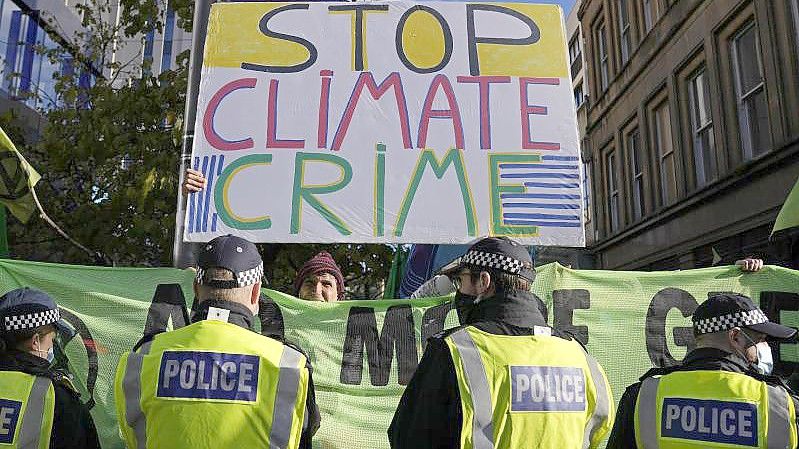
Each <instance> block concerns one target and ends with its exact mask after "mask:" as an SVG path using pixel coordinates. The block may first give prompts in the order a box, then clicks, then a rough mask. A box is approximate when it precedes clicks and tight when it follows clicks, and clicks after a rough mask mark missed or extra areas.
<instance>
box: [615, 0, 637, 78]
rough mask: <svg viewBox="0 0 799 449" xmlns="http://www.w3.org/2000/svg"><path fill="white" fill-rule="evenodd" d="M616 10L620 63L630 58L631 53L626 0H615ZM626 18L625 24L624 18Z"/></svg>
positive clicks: (628, 11) (630, 28) (629, 24)
mask: <svg viewBox="0 0 799 449" xmlns="http://www.w3.org/2000/svg"><path fill="white" fill-rule="evenodd" d="M616 12H617V14H618V22H619V23H618V26H619V56H620V58H621V59H620V60H621V65H622V66H623V65H624V64H626V63H627V61H629V60H630V55H631V54H632V31H633V29H632V20H630V8H629V3H628V0H616ZM625 17H626V19H627V24H626V25H625V23H624V19H625Z"/></svg>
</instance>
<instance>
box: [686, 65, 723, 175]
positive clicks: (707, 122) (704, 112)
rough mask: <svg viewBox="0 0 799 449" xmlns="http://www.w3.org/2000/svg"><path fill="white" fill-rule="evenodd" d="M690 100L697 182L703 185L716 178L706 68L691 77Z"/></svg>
mask: <svg viewBox="0 0 799 449" xmlns="http://www.w3.org/2000/svg"><path fill="white" fill-rule="evenodd" d="M688 100H689V102H690V104H689V107H690V109H691V134H692V138H693V139H692V142H693V150H694V151H693V152H694V166H695V169H696V184H697V186H703V185H705V184H707V183H708V182H710V181H712V180H713V179H715V178H716V175H717V174H718V169H717V168H716V151H715V141H714V138H713V116H712V114H711V112H710V91H709V89H708V82H707V72H706V71H705V69H704V68H701V69H699V71H698V72H697V73H696V74H695V75H694V76H693V77H692V78H691V79H690V81H689V86H688Z"/></svg>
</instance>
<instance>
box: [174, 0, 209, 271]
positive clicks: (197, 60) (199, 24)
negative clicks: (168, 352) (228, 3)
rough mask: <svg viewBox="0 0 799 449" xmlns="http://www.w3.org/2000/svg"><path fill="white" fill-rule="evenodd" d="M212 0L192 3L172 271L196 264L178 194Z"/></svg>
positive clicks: (190, 143)
mask: <svg viewBox="0 0 799 449" xmlns="http://www.w3.org/2000/svg"><path fill="white" fill-rule="evenodd" d="M215 1H216V0H196V2H195V3H194V22H193V23H194V24H193V26H192V31H191V34H192V38H191V57H190V59H189V79H188V89H187V91H186V110H185V113H184V114H183V144H182V148H181V158H180V174H179V177H178V179H179V180H180V183H179V184H178V199H177V201H178V207H177V212H176V213H175V236H174V244H173V251H172V265H173V266H174V267H176V268H186V267H191V266H194V265H196V262H197V246H198V245H197V244H196V243H186V242H184V241H183V232H184V228H185V225H184V223H185V221H186V203H187V197H186V195H183V193H182V192H181V188H180V186H182V185H183V174H184V173H185V172H186V167H190V166H191V149H192V146H193V144H194V122H195V119H196V118H197V97H198V96H199V92H200V75H201V72H202V66H203V50H204V48H205V35H206V32H207V30H208V16H209V14H210V12H211V4H213V3H215Z"/></svg>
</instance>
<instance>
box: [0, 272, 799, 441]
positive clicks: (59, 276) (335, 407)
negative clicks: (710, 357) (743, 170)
mask: <svg viewBox="0 0 799 449" xmlns="http://www.w3.org/2000/svg"><path fill="white" fill-rule="evenodd" d="M192 278H193V273H192V272H191V271H188V270H177V269H171V268H157V269H147V268H97V267H81V266H70V265H56V264H43V263H33V262H19V261H8V260H0V286H1V287H2V288H0V291H2V292H6V291H8V290H11V289H14V288H17V287H21V286H31V287H35V288H39V289H41V290H44V291H46V292H48V293H50V294H51V295H52V296H53V297H54V298H55V299H56V300H57V301H58V303H59V304H60V305H61V307H62V309H63V311H64V313H63V315H64V316H65V318H66V319H67V320H68V321H69V322H70V323H72V325H73V326H74V327H75V328H76V330H77V331H78V332H79V335H78V336H77V337H76V338H74V339H72V340H71V341H70V342H68V343H67V344H66V345H65V352H66V354H67V355H68V358H69V361H70V362H69V367H70V369H71V370H72V371H73V372H74V373H75V375H76V376H75V380H76V382H75V383H76V385H78V387H79V388H80V389H81V390H82V391H81V392H82V394H83V398H84V400H86V401H87V402H89V403H90V405H92V414H93V415H94V419H95V421H96V423H97V427H98V429H99V431H100V433H101V438H102V441H103V447H104V448H121V447H122V446H123V445H122V442H121V440H120V438H119V436H118V431H117V426H116V418H115V416H114V406H113V399H114V398H113V389H112V379H113V373H114V370H115V368H116V363H117V360H118V358H119V356H120V355H121V354H122V353H123V352H124V351H126V350H129V349H130V348H131V347H132V345H133V344H135V343H136V341H138V339H139V338H141V336H142V335H143V333H144V332H145V329H147V330H150V331H153V330H163V329H172V328H175V327H181V326H184V325H186V319H187V312H186V309H187V307H189V306H190V305H191V302H192V299H193V294H192V287H191V283H192ZM534 291H535V293H536V295H537V296H538V297H539V298H540V299H542V300H543V301H544V303H545V304H546V306H547V309H548V320H549V322H550V323H551V324H553V325H554V326H555V327H558V328H560V329H564V330H567V331H570V332H572V333H573V334H574V335H576V336H577V337H578V338H579V339H580V340H582V341H583V342H584V343H586V345H587V347H588V349H589V351H590V352H591V353H592V354H594V355H595V356H596V358H597V359H598V360H599V361H600V363H601V364H602V365H603V366H604V368H605V371H606V372H607V374H608V377H609V378H610V384H611V387H612V388H613V393H614V396H615V397H616V400H618V398H619V397H620V395H621V393H622V392H623V390H624V387H625V386H626V385H627V384H629V383H632V382H633V381H635V380H636V379H637V378H638V377H639V376H640V375H641V374H643V373H644V372H646V370H648V369H649V368H651V367H652V366H656V365H658V366H662V365H668V364H672V363H676V362H677V361H679V360H681V359H682V358H683V357H684V355H685V353H686V351H687V349H688V348H689V347H691V345H692V344H693V337H692V333H691V328H690V316H691V314H692V313H693V311H694V309H695V308H696V306H697V305H698V303H700V302H702V301H703V300H704V299H706V298H707V296H708V294H709V293H712V292H737V293H743V294H746V295H750V296H752V297H753V298H754V299H755V300H758V301H760V305H761V308H763V309H764V310H765V311H766V313H767V314H768V315H769V317H770V318H771V319H772V320H774V321H780V322H782V323H783V324H787V325H789V326H799V294H797V293H798V292H799V272H797V271H793V270H788V269H785V268H778V267H766V268H765V269H764V270H762V271H761V272H758V273H747V274H744V273H742V272H741V271H740V270H739V269H738V268H736V267H722V268H708V269H701V270H688V271H676V272H652V273H644V272H619V271H592V270H585V271H580V270H571V269H567V268H564V267H562V266H559V265H557V264H552V265H547V266H544V267H540V268H539V269H538V275H537V279H536V282H535V288H534ZM266 293H267V294H268V295H269V296H270V297H271V298H273V299H274V303H269V304H267V305H264V306H262V314H261V315H262V316H261V320H260V323H259V326H258V328H259V330H260V331H261V332H263V333H266V334H269V333H281V332H285V336H286V338H288V339H289V340H291V341H294V342H296V343H297V344H299V345H300V346H301V347H302V348H303V349H305V351H306V352H307V353H308V354H309V356H310V358H311V361H312V363H313V366H314V381H315V384H316V395H317V402H318V403H319V407H320V409H321V412H322V427H321V428H320V430H319V432H318V433H317V435H316V437H315V446H316V447H320V448H336V447H339V448H340V447H344V446H345V445H346V446H352V445H353V443H354V444H355V446H354V447H369V448H385V447H388V442H387V438H386V428H387V427H388V424H389V423H390V421H391V417H392V415H393V413H394V408H395V407H396V404H397V402H398V400H399V397H400V395H401V394H402V390H403V388H404V385H406V384H407V383H408V380H409V379H410V377H411V376H412V375H413V371H414V369H415V367H416V365H417V363H418V360H419V359H420V357H421V354H422V351H423V346H424V344H423V342H424V341H425V339H426V338H427V337H429V336H431V335H433V334H435V333H437V332H440V331H441V330H443V329H445V328H450V327H453V326H455V325H456V324H457V323H456V317H455V313H454V311H452V310H451V306H450V303H449V302H448V300H447V298H429V299H421V300H413V301H408V300H381V301H366V300H365V301H346V302H342V303H337V304H328V303H316V302H305V301H300V300H298V299H296V298H293V297H290V296H287V295H283V294H280V293H277V292H274V291H269V290H268V291H266ZM797 355H799V352H798V351H797V347H796V345H794V344H784V345H781V347H780V348H778V351H777V352H776V353H775V358H777V359H778V360H777V368H778V369H779V370H782V372H784V373H791V372H793V371H794V368H796V367H799V357H797ZM60 361H61V362H62V363H63V359H60ZM354 438H357V441H356V440H354Z"/></svg>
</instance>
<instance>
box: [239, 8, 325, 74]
mask: <svg viewBox="0 0 799 449" xmlns="http://www.w3.org/2000/svg"><path fill="white" fill-rule="evenodd" d="M292 9H308V5H307V4H299V5H298V4H294V5H286V6H281V7H278V8H275V9H273V10H271V11H269V12H268V13H266V14H264V16H263V17H261V22H260V23H259V24H258V28H260V30H261V33H263V34H264V36H266V37H273V38H275V39H282V40H284V41H289V42H294V43H297V44H300V45H302V46H303V47H305V48H306V49H307V50H308V59H306V60H305V62H303V63H301V64H296V65H290V66H279V65H261V64H252V63H249V62H243V63H241V68H242V69H244V70H257V71H259V72H271V73H293V72H302V71H303V70H305V69H307V68H308V67H310V66H312V65H313V64H314V63H315V62H316V57H317V55H318V52H317V51H316V47H314V45H313V44H312V43H310V42H308V41H307V40H305V39H303V38H301V37H299V36H292V35H290V34H283V33H278V32H275V31H272V30H270V29H269V19H271V18H272V17H274V16H276V15H278V14H279V13H281V12H283V11H289V10H292Z"/></svg>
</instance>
